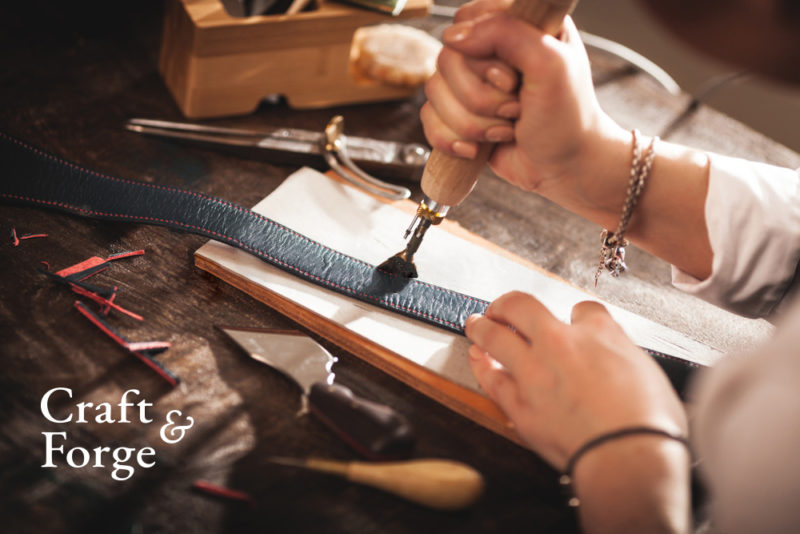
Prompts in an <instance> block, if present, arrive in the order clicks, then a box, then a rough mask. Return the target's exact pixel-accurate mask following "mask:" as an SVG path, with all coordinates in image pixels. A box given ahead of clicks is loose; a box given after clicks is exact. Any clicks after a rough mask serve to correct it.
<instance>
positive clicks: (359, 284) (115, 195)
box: [0, 132, 697, 391]
mask: <svg viewBox="0 0 800 534" xmlns="http://www.w3.org/2000/svg"><path fill="white" fill-rule="evenodd" d="M0 162H1V164H2V170H3V173H4V176H3V179H2V183H1V184H0V199H3V200H4V201H5V202H12V203H19V204H27V205H35V206H42V207H47V208H52V209H57V210H61V211H66V212H69V213H74V214H77V215H81V216H85V217H92V218H97V219H111V220H118V221H131V222H137V223H144V224H155V225H160V226H167V227H170V228H175V229H178V230H182V231H186V232H191V233H195V234H200V235H204V236H207V237H209V238H211V239H214V240H216V241H221V242H223V243H227V244H229V245H232V246H234V247H237V248H240V249H242V250H245V251H247V252H249V253H251V254H254V255H256V256H258V257H259V258H261V259H263V260H264V261H266V262H267V263H270V264H272V265H274V266H276V267H278V268H280V269H283V270H284V271H287V272H289V273H291V274H293V275H296V276H299V277H300V278H303V279H305V280H308V281H309V282H312V283H314V284H317V285H320V286H323V287H326V288H328V289H332V290H334V291H337V292H339V293H342V294H344V295H347V296H350V297H354V298H357V299H359V300H362V301H365V302H368V303H371V304H374V305H377V306H380V307H382V308H385V309H388V310H391V311H394V312H397V313H401V314H403V315H406V316H408V317H412V318H415V319H419V320H422V321H425V322H428V323H431V324H434V325H436V326H439V327H442V328H445V329H447V330H450V331H452V332H456V333H460V334H461V333H463V331H464V322H465V321H466V319H467V317H469V316H470V315H471V314H473V313H483V312H484V311H485V310H486V307H487V306H488V304H489V303H488V302H486V301H484V300H481V299H476V298H474V297H471V296H469V295H465V294H462V293H457V292H455V291H451V290H449V289H445V288H442V287H439V286H435V285H432V284H428V283H425V282H423V281H420V280H418V279H408V278H403V277H401V276H397V275H392V274H389V273H386V272H383V271H380V270H378V269H376V268H375V266H373V265H370V264H368V263H365V262H363V261H361V260H359V259H356V258H353V257H351V256H347V255H345V254H342V253H341V252H338V251H336V250H333V249H330V248H328V247H326V246H325V245H322V244H321V243H318V242H316V241H314V240H312V239H309V238H307V237H305V236H304V235H302V234H299V233H297V232H295V231H293V230H291V229H290V228H287V227H285V226H283V225H281V224H278V223H276V222H275V221H272V220H270V219H268V218H266V217H264V216H262V215H259V214H257V213H255V212H253V211H251V210H249V209H247V208H244V207H242V206H239V205H237V204H234V203H231V202H228V201H226V200H222V199H219V198H215V197H211V196H208V195H203V194H201V193H195V192H192V191H187V190H184V189H179V188H175V187H168V186H163V185H157V184H150V183H145V182H135V181H130V180H123V179H120V178H116V177H113V176H108V175H105V174H101V173H98V172H95V171H92V170H89V169H86V168H84V167H81V166H80V165H76V164H74V163H71V162H69V161H66V160H64V159H61V158H59V157H57V156H54V155H53V154H50V153H48V152H45V151H43V150H41V149H39V148H36V147H34V146H31V145H29V144H27V143H25V142H23V141H20V140H18V139H16V138H13V137H11V136H8V135H6V134H3V133H2V132H0ZM645 350H647V352H648V353H650V354H651V355H652V356H653V357H654V358H656V360H657V361H659V363H661V364H662V367H664V368H665V370H666V371H667V374H668V375H670V378H671V379H672V380H673V383H674V384H675V385H676V388H677V389H678V390H679V391H680V390H682V389H683V382H685V380H686V378H687V376H688V374H689V372H690V370H691V368H692V367H697V365H696V364H693V363H692V362H688V361H686V360H683V359H680V358H675V357H672V356H668V355H665V354H662V353H660V352H657V351H652V350H648V349H645Z"/></svg>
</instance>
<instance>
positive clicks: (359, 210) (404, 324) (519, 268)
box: [195, 168, 721, 442]
mask: <svg viewBox="0 0 800 534" xmlns="http://www.w3.org/2000/svg"><path fill="white" fill-rule="evenodd" d="M253 209H254V211H256V212H258V213H261V214H263V215H264V216H266V217H269V218H271V219H273V220H275V221H277V222H279V223H281V224H284V225H286V226H288V227H289V228H292V229H293V230H296V231H298V232H300V233H301V234H303V235H305V236H307V237H309V238H311V239H314V240H316V241H319V242H321V243H322V244H324V245H326V246H329V247H331V248H334V249H336V250H338V251H340V252H343V253H345V254H348V255H350V256H354V257H356V258H358V259H361V260H364V261H366V262H368V263H371V264H373V265H377V264H379V263H380V262H382V261H383V260H385V259H386V258H387V257H389V256H390V255H392V254H394V253H396V252H397V251H399V250H402V249H403V248H404V246H405V242H404V241H403V239H402V232H403V230H404V229H405V227H406V226H407V225H408V223H409V222H410V219H411V215H412V214H413V213H414V211H415V210H416V204H415V203H413V202H411V201H408V200H406V201H394V202H389V201H385V200H382V199H381V200H379V199H376V198H374V197H372V196H370V195H368V194H366V193H364V192H362V191H360V190H358V189H356V188H354V187H352V186H350V185H349V184H345V183H343V182H342V181H340V180H338V179H336V178H335V177H333V176H326V175H323V174H320V173H318V172H316V171H314V170H311V169H307V168H304V169H301V170H299V171H297V172H296V173H294V174H292V175H291V176H289V177H288V178H287V179H286V180H285V182H284V183H283V184H282V185H281V186H280V187H279V188H278V189H276V190H275V191H274V192H273V193H272V194H270V195H269V196H267V197H266V198H265V199H264V200H262V201H261V202H259V203H258V204H257V205H256V206H255V207H254V208H253ZM416 263H417V268H418V271H419V273H420V277H421V279H422V280H424V281H426V282H430V283H433V284H436V285H440V286H444V287H447V288H449V289H452V290H455V291H459V292H462V293H467V294H470V295H472V296H475V297H478V298H482V299H485V300H490V301H491V300H493V299H495V298H496V297H498V296H500V295H502V294H503V293H506V292H507V291H510V290H513V289H517V290H523V291H527V292H529V293H532V294H533V295H535V296H536V297H537V298H539V299H540V300H541V301H542V302H543V303H544V304H545V305H546V306H547V307H548V308H549V309H550V310H551V312H553V313H554V314H555V315H556V316H557V317H559V318H561V319H562V320H565V321H566V320H567V319H568V317H569V312H570V310H571V309H572V306H573V305H574V304H575V303H577V302H579V301H581V300H599V299H597V298H596V297H594V296H593V295H591V294H589V293H587V292H585V291H583V290H582V289H579V288H577V287H575V286H573V285H571V284H569V283H568V282H566V281H564V280H563V279H561V278H558V277H556V276H555V275H553V274H551V273H548V272H546V271H543V270H542V269H541V268H539V267H537V266H536V265H534V264H532V263H530V262H528V261H526V260H524V259H522V258H519V257H517V256H515V255H513V254H511V253H509V252H507V251H505V250H503V249H501V248H500V247H498V246H496V245H494V244H492V243H490V242H488V241H486V240H484V239H482V238H480V237H478V236H476V235H474V234H471V233H469V232H467V231H466V230H464V229H463V228H461V227H460V226H458V225H457V224H456V223H453V222H451V221H444V223H443V224H442V225H440V226H436V227H433V228H432V229H431V230H430V231H429V232H428V235H427V236H426V238H425V242H424V243H423V245H422V247H421V248H420V251H419V253H418V254H417V258H416ZM195 264H196V265H197V266H198V267H199V268H201V269H203V270H205V271H208V272H209V273H211V274H213V275H215V276H217V277H219V278H220V279H222V280H224V281H226V282H228V283H229V284H231V285H233V286H235V287H237V288H239V289H241V290H242V291H244V292H246V293H248V294H249V295H251V296H253V297H254V298H256V299H258V300H260V301H261V302H264V303H265V304H267V305H268V306H270V307H272V308H274V309H275V310H277V311H279V312H280V313H282V314H284V315H286V316H287V317H289V318H291V319H292V320H294V321H296V322H298V323H300V324H302V325H303V326H305V327H306V328H308V329H309V330H311V331H313V332H315V333H317V334H319V335H320V336H322V337H323V338H325V339H328V340H329V341H331V342H332V343H334V344H336V345H337V346H340V347H341V348H343V349H344V350H346V351H348V352H350V353H352V354H354V355H356V356H358V357H360V358H362V359H364V360H365V361H367V362H369V363H370V364H372V365H374V366H375V367H377V368H379V369H381V370H383V371H385V372H387V373H389V374H390V375H392V376H394V377H395V378H397V379H399V380H401V381H403V382H405V383H406V384H408V385H410V386H411V387H413V388H415V389H417V390H419V391H420V392H422V393H424V394H426V395H428V396H430V397H431V398H433V399H435V400H436V401H438V402H440V403H442V404H444V405H445V406H448V407H449V408H451V409H452V410H454V411H456V412H458V413H460V414H462V415H464V416H466V417H468V418H470V419H472V420H473V421H475V422H477V423H478V424H481V425H483V426H485V427H487V428H489V429H491V430H493V431H495V432H497V433H499V434H501V435H503V436H505V437H507V438H509V439H511V440H513V441H517V442H518V441H519V440H518V437H517V436H516V433H515V432H514V430H513V427H512V426H511V425H510V423H509V421H508V420H507V418H506V417H505V416H504V415H503V414H502V412H501V411H500V410H499V409H498V408H497V406H496V405H495V404H494V403H493V402H492V401H490V400H489V399H488V398H487V397H486V396H485V395H484V394H483V393H482V392H481V391H480V389H479V387H478V385H477V383H476V382H475V380H474V378H473V377H472V374H471V372H470V370H469V366H468V363H467V348H468V346H469V344H468V342H467V340H466V338H464V337H463V336H461V335H458V334H453V333H451V332H446V331H444V330H442V329H440V328H438V327H435V326H432V325H428V324H423V323H421V322H419V321H416V320H412V319H409V318H406V317H404V316H401V315H399V314H396V313H392V312H389V311H387V310H383V309H380V308H377V307H374V306H371V305H369V304H366V303H363V302H361V301H358V300H355V299H352V298H350V297H346V296H343V295H341V294H339V293H335V292H333V291H330V290H328V289H324V288H321V287H319V286H316V285H314V284H311V283H310V282H306V281H303V280H300V279H298V278H296V277H294V276H292V275H290V274H288V273H286V272H284V271H282V270H280V269H278V268H276V267H273V266H271V265H268V264H267V263H265V262H263V261H261V260H260V259H258V258H257V257H255V256H252V255H250V254H248V253H246V252H243V251H241V250H238V249H235V248H233V247H230V246H228V245H224V244H221V243H218V242H215V241H209V242H208V243H207V244H205V245H203V246H202V247H201V248H200V249H198V250H197V251H196V253H195ZM604 304H606V306H607V307H608V308H609V311H610V312H611V313H612V315H613V316H614V317H615V318H616V319H617V321H619V322H620V324H622V326H623V328H625V330H626V331H627V332H628V334H629V335H630V336H631V337H632V338H633V340H634V341H635V342H636V343H637V344H639V345H641V346H644V347H648V348H651V349H654V350H659V351H662V352H665V353H668V354H673V355H675V356H679V357H681V358H685V359H688V360H692V361H697V362H699V363H704V364H710V363H712V362H713V361H715V360H716V359H717V358H718V357H719V356H721V353H720V352H719V351H716V350H715V349H712V348H710V347H708V346H706V345H703V344H701V343H698V342H696V341H693V340H691V339H689V338H687V337H686V336H684V335H682V334H680V333H679V332H676V331H674V330H671V329H669V328H667V327H665V326H663V325H659V324H657V323H655V322H652V321H650V320H647V319H645V318H643V317H641V316H638V315H635V314H633V313H631V312H628V311H626V310H623V309H621V308H619V307H616V306H613V305H610V304H607V303H604ZM243 326H244V325H243Z"/></svg>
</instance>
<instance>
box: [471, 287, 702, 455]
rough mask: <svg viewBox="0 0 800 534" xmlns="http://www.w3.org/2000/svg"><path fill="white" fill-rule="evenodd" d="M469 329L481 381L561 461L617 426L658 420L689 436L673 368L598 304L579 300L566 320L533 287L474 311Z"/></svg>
mask: <svg viewBox="0 0 800 534" xmlns="http://www.w3.org/2000/svg"><path fill="white" fill-rule="evenodd" d="M466 335H467V337H468V338H469V339H470V341H472V342H473V343H474V345H472V346H471V347H470V349H469V357H470V366H471V368H472V372H473V374H474V375H475V377H476V378H477V380H478V383H479V384H480V386H481V388H482V389H483V390H484V391H485V392H486V394H487V395H488V396H489V397H490V398H491V399H493V400H494V401H495V402H496V403H497V404H498V406H499V407H500V408H501V409H502V410H503V412H504V413H505V414H506V415H507V416H508V418H509V419H510V420H511V421H512V422H513V423H514V425H515V429H516V431H517V433H518V434H519V436H520V437H521V438H522V440H523V441H524V442H525V443H526V444H527V445H529V446H530V447H531V449H533V450H534V451H535V452H537V453H538V454H539V455H540V456H542V457H543V458H544V459H545V460H547V461H548V462H549V463H550V464H551V465H553V466H554V467H555V468H556V469H559V470H563V469H564V467H565V465H566V462H567V460H568V458H569V457H570V456H571V455H572V454H573V453H574V452H575V451H576V450H577V449H578V448H579V447H580V446H582V445H583V444H585V443H586V442H587V441H589V440H590V439H592V438H595V437H597V436H599V435H600V434H603V433H606V432H609V431H614V430H618V429H621V428H624V427H629V426H651V427H656V428H660V429H663V430H667V431H669V432H674V433H678V434H686V431H687V422H686V414H685V412H684V410H683V406H682V404H681V402H680V400H679V399H678V397H677V395H676V394H675V392H674V390H673V389H672V386H671V385H670V383H669V381H668V379H667V377H666V375H665V374H664V373H663V371H662V370H661V368H660V367H659V366H658V365H657V364H656V363H655V362H654V361H653V360H652V358H650V357H649V356H647V355H646V354H645V353H644V352H643V351H642V350H641V349H639V348H638V347H636V346H635V345H634V344H633V342H631V340H630V339H629V338H628V337H627V336H626V335H625V333H624V332H623V330H622V328H621V327H620V326H619V325H618V324H617V323H616V322H615V321H614V320H613V319H612V318H611V316H610V315H609V314H608V312H607V311H606V309H605V307H603V306H602V305H601V304H599V303H597V302H581V303H579V304H577V305H576V306H575V307H574V308H573V310H572V322H571V324H565V323H563V322H561V321H559V320H558V319H556V318H555V317H554V316H553V315H552V314H551V313H550V312H549V311H548V310H547V309H546V308H545V307H544V305H543V304H542V303H541V302H539V301H538V300H536V299H535V298H534V297H532V296H531V295H528V294H526V293H521V292H511V293H508V294H505V295H503V296H501V297H500V298H498V299H497V300H495V301H494V302H492V304H491V305H490V306H489V308H488V309H487V310H486V314H485V315H484V316H472V317H470V318H469V319H468V321H467V325H466Z"/></svg>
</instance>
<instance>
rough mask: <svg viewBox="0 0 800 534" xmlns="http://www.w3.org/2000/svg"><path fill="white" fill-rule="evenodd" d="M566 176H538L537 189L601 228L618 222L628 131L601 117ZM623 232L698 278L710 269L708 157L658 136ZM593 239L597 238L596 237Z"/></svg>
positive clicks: (627, 168)
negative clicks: (542, 178)
mask: <svg viewBox="0 0 800 534" xmlns="http://www.w3.org/2000/svg"><path fill="white" fill-rule="evenodd" d="M602 122H603V124H601V125H599V126H598V128H597V129H596V133H595V134H593V135H592V137H591V142H590V143H587V145H586V152H585V154H584V155H583V156H582V157H581V158H579V160H578V163H577V164H576V165H575V166H574V167H573V168H572V169H570V170H569V171H568V172H569V173H570V176H564V177H560V178H559V179H557V180H551V181H544V182H542V184H541V186H540V188H539V189H537V192H538V193H539V194H541V195H543V196H545V197H547V198H549V199H550V200H552V201H554V202H556V203H558V204H560V205H562V206H563V207H565V208H567V209H569V210H570V211H573V212H574V213H577V214H578V215H581V216H583V217H585V218H587V219H589V220H591V221H593V222H595V223H597V224H598V225H600V226H602V227H603V228H607V229H609V230H610V231H614V230H615V229H616V227H617V224H618V223H619V219H620V215H621V210H622V205H623V202H624V200H625V196H626V190H627V185H628V179H629V173H630V168H631V155H632V136H631V133H630V132H628V131H625V130H623V129H622V128H620V127H619V126H617V125H616V124H615V123H613V121H611V120H610V119H608V118H606V117H604V118H603V119H602ZM655 151H656V157H655V161H654V163H653V167H652V171H651V173H650V176H649V178H648V180H647V182H646V185H645V189H644V192H643V193H642V195H641V197H640V198H639V202H638V204H637V206H636V207H635V209H634V212H633V216H632V218H631V222H630V225H629V227H628V232H627V237H628V238H629V239H630V240H631V241H632V242H633V243H635V244H636V245H637V246H639V247H640V248H642V249H644V250H647V251H648V252H651V253H652V254H655V255H656V256H659V257H660V258H663V259H664V260H666V261H668V262H669V263H671V264H673V265H675V266H676V267H678V268H679V269H681V270H682V271H684V272H687V273H690V274H692V275H693V276H694V277H695V278H698V279H700V280H702V279H705V278H707V277H708V276H709V275H710V273H711V261H712V257H713V254H712V251H711V245H710V243H709V239H708V232H707V230H706V222H705V199H706V194H707V191H708V172H709V171H708V157H707V156H706V154H705V153H703V152H702V151H698V150H694V149H689V148H686V147H682V146H679V145H675V144H671V143H667V142H664V141H659V142H658V143H656V145H655ZM598 243H599V240H598Z"/></svg>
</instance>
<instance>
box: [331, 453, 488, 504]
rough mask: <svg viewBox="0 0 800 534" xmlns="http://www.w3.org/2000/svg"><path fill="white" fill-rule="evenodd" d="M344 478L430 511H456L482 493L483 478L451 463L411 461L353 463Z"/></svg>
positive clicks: (455, 463)
mask: <svg viewBox="0 0 800 534" xmlns="http://www.w3.org/2000/svg"><path fill="white" fill-rule="evenodd" d="M347 478H348V479H349V480H352V481H353V482H358V483H359V484H365V485H368V486H372V487H374V488H378V489H382V490H384V491H387V492H389V493H393V494H394V495H397V496H399V497H403V498H404V499H407V500H410V501H413V502H416V503H417V504H421V505H423V506H427V507H429V508H436V509H439V510H457V509H459V508H464V507H467V506H469V505H471V504H472V503H474V502H475V501H476V500H477V499H478V497H480V496H481V494H482V493H483V487H484V483H483V477H482V476H481V474H480V473H478V472H477V471H475V470H474V469H472V468H471V467H469V466H467V465H464V464H462V463H458V462H453V461H450V460H414V461H410V462H397V463H385V464H369V463H364V462H352V463H350V464H349V465H348V468H347Z"/></svg>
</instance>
